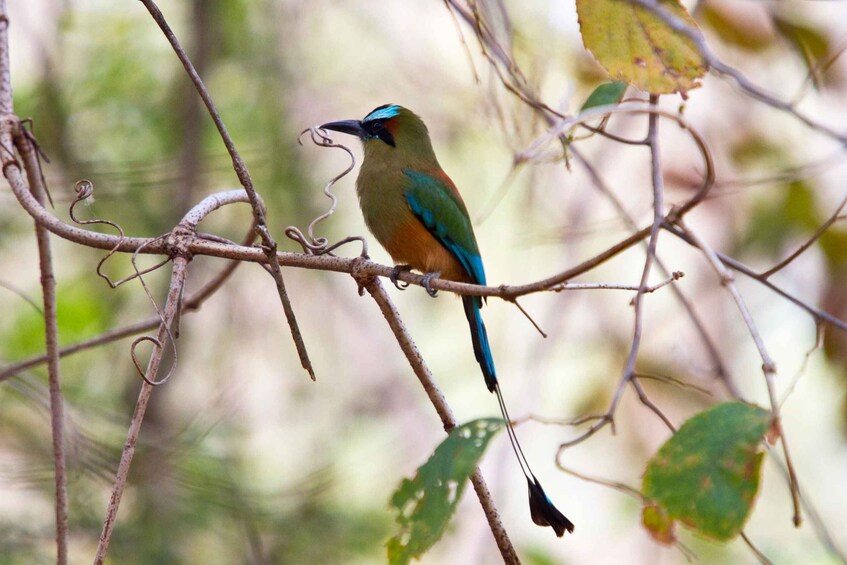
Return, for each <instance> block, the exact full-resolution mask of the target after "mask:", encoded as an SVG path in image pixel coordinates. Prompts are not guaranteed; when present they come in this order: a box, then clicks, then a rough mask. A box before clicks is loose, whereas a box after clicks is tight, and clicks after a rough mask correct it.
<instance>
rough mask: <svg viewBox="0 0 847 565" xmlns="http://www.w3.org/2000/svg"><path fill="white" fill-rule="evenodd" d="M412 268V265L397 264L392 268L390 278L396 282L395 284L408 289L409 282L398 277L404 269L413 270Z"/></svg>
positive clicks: (399, 287)
mask: <svg viewBox="0 0 847 565" xmlns="http://www.w3.org/2000/svg"><path fill="white" fill-rule="evenodd" d="M411 270H412V266H411V265H397V266H395V267H394V268H393V269H391V274H390V275H389V276H388V280H390V281H391V282H392V283H393V284H394V286H396V287H397V288H398V289H400V290H406V289H407V288H409V283H407V282H405V281H401V280H397V278H398V277H399V276H400V273H402V272H403V271H411Z"/></svg>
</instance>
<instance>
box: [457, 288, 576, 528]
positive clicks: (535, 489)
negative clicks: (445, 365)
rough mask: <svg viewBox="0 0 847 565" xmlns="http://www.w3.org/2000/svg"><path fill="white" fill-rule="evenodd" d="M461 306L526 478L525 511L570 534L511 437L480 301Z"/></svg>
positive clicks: (469, 300)
mask: <svg viewBox="0 0 847 565" xmlns="http://www.w3.org/2000/svg"><path fill="white" fill-rule="evenodd" d="M462 304H463V305H464V307H465V316H467V318H468V324H469V325H470V328H471V338H472V339H473V350H474V355H475V356H476V360H477V362H478V363H479V366H480V368H481V369H482V374H483V376H484V377H485V384H486V386H487V387H488V390H489V391H490V392H493V393H495V394H496V395H497V403H498V404H499V406H500V413H501V414H502V415H503V421H504V422H505V423H506V432H507V434H508V435H509V443H510V444H511V445H512V451H514V453H515V457H516V458H517V460H518V464H519V465H520V467H521V471H522V472H523V474H524V476H525V477H526V482H527V486H528V488H529V509H530V514H531V515H532V521H533V522H535V523H536V524H538V525H539V526H550V527H552V528H553V530H554V531H555V532H556V535H557V536H559V537H561V536H562V535H564V533H565V530H567V531H569V532H573V529H574V525H573V523H572V522H571V521H570V520H568V519H567V518H566V517H565V516H564V514H562V513H561V512H559V509H558V508H556V507H555V506H554V505H553V503H552V502H551V501H550V499H549V498H548V497H547V494H546V493H545V492H544V489H543V488H542V487H541V483H540V482H539V481H538V479H537V478H536V477H535V474H534V473H533V472H532V468H530V466H529V461H527V459H526V456H525V455H524V453H523V449H521V444H520V442H519V441H518V436H517V435H516V434H515V429H514V427H512V419H511V418H510V417H509V411H508V409H507V408H506V402H505V401H504V400H503V393H502V392H500V384H499V383H498V382H497V375H496V372H495V370H494V358H493V356H492V355H491V347H490V346H489V344H488V333H487V332H486V331H485V324H484V323H483V322H482V313H481V312H480V308H481V307H482V299H481V298H480V297H478V296H463V297H462Z"/></svg>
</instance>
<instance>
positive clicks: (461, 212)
mask: <svg viewBox="0 0 847 565" xmlns="http://www.w3.org/2000/svg"><path fill="white" fill-rule="evenodd" d="M404 173H405V174H406V176H407V177H409V180H410V181H411V183H410V187H409V189H408V190H407V191H406V201H407V202H408V203H409V207H410V208H411V209H412V213H413V214H414V215H415V216H416V217H417V218H418V219H419V220H420V221H421V223H422V224H423V225H424V226H425V227H426V229H427V230H429V232H430V233H431V234H432V235H433V236H434V237H435V239H437V240H438V241H439V242H440V243H441V244H442V245H443V246H444V247H446V248H447V250H448V251H449V252H450V253H452V254H453V256H454V257H456V259H457V260H458V261H459V263H460V264H461V265H462V267H464V269H465V271H467V273H468V274H469V275H470V277H471V280H473V282H474V283H476V284H481V285H484V284H485V269H484V268H483V266H482V258H481V257H480V256H479V248H478V247H477V244H476V239H475V238H474V234H473V226H471V221H470V218H468V214H467V212H466V211H465V208H464V206H463V205H462V204H461V203H460V202H459V201H458V200H457V199H456V198H455V197H454V196H453V195H452V193H451V188H450V187H449V186H447V185H445V184H444V183H443V182H442V181H440V180H439V179H437V178H435V177H433V176H431V175H428V174H426V173H422V172H420V171H412V170H406V171H404Z"/></svg>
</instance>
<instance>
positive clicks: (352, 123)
mask: <svg viewBox="0 0 847 565" xmlns="http://www.w3.org/2000/svg"><path fill="white" fill-rule="evenodd" d="M320 127H321V129H330V130H332V131H340V132H341V133H349V134H350V135H355V136H356V137H358V138H359V139H364V138H365V130H364V128H362V122H360V121H359V120H344V121H342V122H329V123H328V124H323V125H322V126H320Z"/></svg>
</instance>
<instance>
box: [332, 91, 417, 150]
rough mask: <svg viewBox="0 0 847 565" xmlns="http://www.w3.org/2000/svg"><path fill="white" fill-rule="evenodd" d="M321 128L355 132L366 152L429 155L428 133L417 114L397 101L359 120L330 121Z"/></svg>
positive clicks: (349, 132) (348, 132)
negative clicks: (399, 104)
mask: <svg viewBox="0 0 847 565" xmlns="http://www.w3.org/2000/svg"><path fill="white" fill-rule="evenodd" d="M320 127H321V128H322V129H328V130H332V131H338V132H341V133H347V134H350V135H355V136H356V137H358V138H359V139H361V140H362V144H363V145H364V146H365V154H366V155H368V154H371V153H381V154H393V155H398V156H399V154H405V153H418V154H426V155H430V154H432V144H431V142H430V140H429V132H428V131H427V129H426V125H425V124H424V123H423V120H421V119H420V118H419V117H418V116H417V114H415V113H414V112H412V111H411V110H408V109H406V108H404V107H402V106H398V105H397V104H383V105H382V106H378V107H377V108H374V109H373V110H371V112H370V113H369V114H368V115H367V116H365V117H364V118H362V119H361V120H344V121H340V122H329V123H326V124H323V125H322V126H320Z"/></svg>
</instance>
